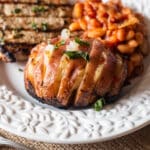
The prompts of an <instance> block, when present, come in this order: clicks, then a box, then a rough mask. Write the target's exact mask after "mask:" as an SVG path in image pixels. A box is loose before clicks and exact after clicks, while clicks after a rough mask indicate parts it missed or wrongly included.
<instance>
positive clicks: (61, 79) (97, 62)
mask: <svg viewBox="0 0 150 150" xmlns="http://www.w3.org/2000/svg"><path fill="white" fill-rule="evenodd" d="M126 77H127V65H126V62H125V61H124V60H123V59H122V57H120V56H119V54H114V53H113V52H112V51H111V50H110V49H108V48H106V47H105V45H104V43H103V42H101V41H100V40H98V39H95V40H91V39H90V40H88V39H82V40H81V39H79V38H75V39H69V40H66V41H63V40H61V39H60V38H57V39H53V40H51V44H48V43H42V44H39V45H38V46H36V47H35V48H34V49H33V50H32V52H31V55H30V57H29V60H28V63H27V65H26V68H25V87H26V89H27V91H28V92H29V93H30V94H31V95H32V96H33V97H35V98H37V99H39V100H40V101H41V102H44V103H47V104H50V105H54V106H57V107H63V108H67V107H69V106H73V107H86V106H88V105H90V104H92V103H94V102H95V101H96V100H97V99H98V98H100V97H113V96H116V95H118V93H119V92H120V90H121V88H122V86H123V84H124V81H125V80H126Z"/></svg>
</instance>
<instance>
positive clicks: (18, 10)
mask: <svg viewBox="0 0 150 150" xmlns="http://www.w3.org/2000/svg"><path fill="white" fill-rule="evenodd" d="M20 12H21V9H20V8H15V9H14V11H13V13H14V14H19V13H20Z"/></svg>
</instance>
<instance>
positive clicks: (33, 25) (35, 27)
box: [31, 22, 38, 30]
mask: <svg viewBox="0 0 150 150" xmlns="http://www.w3.org/2000/svg"><path fill="white" fill-rule="evenodd" d="M31 26H32V29H33V30H38V26H37V24H36V23H35V22H32V24H31Z"/></svg>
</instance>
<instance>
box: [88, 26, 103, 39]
mask: <svg viewBox="0 0 150 150" xmlns="http://www.w3.org/2000/svg"><path fill="white" fill-rule="evenodd" d="M87 32H88V37H89V38H97V37H101V36H103V35H104V34H105V33H106V31H105V30H104V29H102V28H95V29H91V30H88V31H87Z"/></svg>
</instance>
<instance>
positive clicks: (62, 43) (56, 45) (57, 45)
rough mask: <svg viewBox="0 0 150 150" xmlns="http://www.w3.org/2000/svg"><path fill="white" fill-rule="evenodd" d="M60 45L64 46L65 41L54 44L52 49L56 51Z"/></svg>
mask: <svg viewBox="0 0 150 150" xmlns="http://www.w3.org/2000/svg"><path fill="white" fill-rule="evenodd" d="M62 45H65V41H64V40H62V41H60V42H58V43H57V44H55V46H54V49H58V48H59V47H60V46H62Z"/></svg>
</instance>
